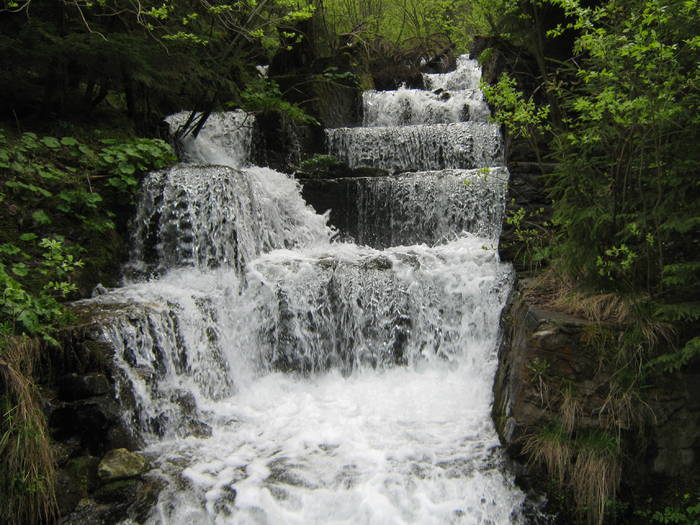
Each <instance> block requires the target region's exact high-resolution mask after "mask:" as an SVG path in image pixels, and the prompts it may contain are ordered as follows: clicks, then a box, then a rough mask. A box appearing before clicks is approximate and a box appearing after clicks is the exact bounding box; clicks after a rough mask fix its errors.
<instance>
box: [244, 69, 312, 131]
mask: <svg viewBox="0 0 700 525" xmlns="http://www.w3.org/2000/svg"><path fill="white" fill-rule="evenodd" d="M241 106H242V107H243V109H244V110H246V111H247V112H249V113H263V112H270V111H272V112H277V113H279V114H281V115H282V116H283V117H285V118H287V119H289V120H290V121H292V122H297V123H301V124H318V121H317V120H316V119H315V118H313V117H312V116H311V115H309V114H307V113H305V112H304V110H302V109H301V108H300V107H299V106H297V105H295V104H292V103H290V102H288V101H287V100H285V99H284V95H283V94H282V92H281V91H280V87H279V85H278V84H277V83H276V82H274V81H272V80H268V79H265V78H258V79H256V80H253V81H251V82H250V83H249V84H248V85H247V86H246V89H245V90H244V91H243V92H242V93H241Z"/></svg>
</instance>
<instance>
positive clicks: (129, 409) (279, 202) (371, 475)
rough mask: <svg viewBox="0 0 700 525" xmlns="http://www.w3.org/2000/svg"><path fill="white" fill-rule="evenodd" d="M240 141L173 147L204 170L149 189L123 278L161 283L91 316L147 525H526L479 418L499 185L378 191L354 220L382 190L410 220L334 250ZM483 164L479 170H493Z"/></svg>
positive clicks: (503, 287) (209, 129)
mask: <svg viewBox="0 0 700 525" xmlns="http://www.w3.org/2000/svg"><path fill="white" fill-rule="evenodd" d="M462 87H463V88H464V86H462ZM178 118H179V119H181V118H183V117H182V116H179V117H178V116H176V117H173V119H174V120H177V119H178ZM241 121H247V119H246V117H244V116H243V115H241V114H240V113H237V114H233V115H230V116H227V115H226V114H221V115H217V116H216V118H215V119H214V120H212V122H211V123H209V124H207V126H205V127H204V129H203V130H202V133H201V134H200V137H198V138H197V139H196V140H192V141H190V142H189V143H187V144H186V145H185V147H186V151H187V155H188V158H189V159H190V160H195V161H196V162H199V163H201V162H206V164H207V165H206V166H202V165H195V164H186V165H180V166H178V167H175V168H173V169H172V170H169V171H166V172H160V173H155V174H153V175H152V176H151V177H150V178H149V179H148V180H147V181H146V183H145V184H144V188H143V194H142V201H141V204H140V205H139V212H138V215H137V219H136V221H135V235H134V238H135V244H136V248H135V250H134V252H135V254H136V255H135V257H134V261H136V263H132V264H134V265H138V264H141V265H142V269H143V271H145V272H149V271H150V272H153V273H155V274H157V275H159V277H157V278H152V279H150V280H148V281H143V282H133V283H131V284H129V285H127V286H125V287H123V288H120V289H117V290H113V291H111V292H109V293H107V294H104V295H101V296H99V297H97V298H95V299H92V300H90V301H88V302H89V303H91V304H92V305H94V306H96V307H98V308H99V309H100V310H101V311H102V313H101V314H100V315H101V319H102V326H103V335H104V339H105V341H108V342H110V343H111V345H112V346H113V348H114V350H115V360H116V364H117V369H118V377H117V379H118V383H119V385H120V390H119V392H118V395H119V397H120V402H121V403H122V406H123V407H124V414H125V416H124V417H125V420H126V421H127V423H128V425H129V426H130V428H131V429H132V431H133V432H134V433H135V434H136V435H138V436H140V438H141V439H142V440H143V441H144V443H145V453H146V454H147V455H148V456H149V457H150V458H151V460H152V464H153V465H154V466H155V471H154V474H157V475H159V476H161V477H162V478H163V479H164V480H165V481H166V487H165V488H164V489H163V491H162V493H161V495H160V498H159V501H158V504H157V506H156V508H155V509H154V510H153V513H152V514H151V516H150V518H149V520H148V523H149V524H151V525H156V524H159V525H170V524H173V525H180V524H182V525H184V524H187V525H190V524H212V523H216V524H382V525H383V524H397V525H398V524H433V523H434V524H444V523H463V524H484V525H485V524H491V525H500V524H510V523H513V524H516V523H521V522H522V521H523V518H522V516H521V514H520V508H521V506H522V503H523V500H524V496H523V494H522V492H521V491H520V490H519V489H518V488H517V487H516V486H515V485H514V482H513V478H512V476H511V474H509V473H508V471H507V468H506V466H505V458H504V456H503V452H502V450H501V448H500V445H499V442H498V438H497V435H496V432H495V430H494V426H493V423H492V421H491V417H490V411H491V405H492V402H493V399H492V390H491V388H492V382H493V377H494V374H495V370H496V364H497V359H496V347H497V343H498V325H499V316H500V312H501V309H502V307H503V304H504V302H505V299H506V296H507V295H508V293H509V291H510V288H511V285H512V270H511V268H510V267H509V266H507V265H504V264H501V263H500V262H499V260H498V255H497V251H496V244H497V236H498V231H499V229H500V226H499V225H498V224H495V223H496V222H498V221H500V220H501V217H502V210H503V199H504V188H505V181H507V171H506V170H505V169H504V168H497V169H492V170H483V171H481V170H480V171H474V172H466V171H463V170H461V168H464V167H466V166H461V165H459V166H456V168H459V169H455V170H453V171H447V172H424V173H414V174H411V175H405V176H401V177H398V178H395V179H393V180H391V181H390V180H388V179H387V180H385V181H383V182H381V183H379V182H378V183H377V184H379V186H378V187H377V188H374V189H368V190H367V199H369V198H370V196H369V195H370V193H372V192H381V188H384V187H385V186H387V185H388V186H389V187H393V188H394V190H395V191H396V192H397V196H398V198H401V199H402V200H405V201H406V202H405V203H404V205H403V206H397V207H396V212H395V217H396V220H394V221H385V222H384V227H385V228H387V229H388V230H389V231H390V232H395V233H390V234H387V239H389V240H388V241H387V242H386V244H387V246H388V247H386V248H385V249H373V248H369V247H364V246H358V245H355V244H351V243H345V244H343V243H331V242H330V241H329V238H330V231H329V230H328V228H327V227H326V226H325V217H321V216H318V215H316V214H314V213H313V212H312V211H311V210H310V209H309V208H308V207H307V206H306V205H305V203H304V202H303V200H302V199H301V197H300V195H299V192H298V187H297V186H296V183H295V182H294V181H292V180H290V179H289V178H288V177H287V176H285V175H283V174H280V173H277V172H273V171H271V170H267V169H264V168H255V167H246V164H247V157H246V153H245V152H246V151H247V148H248V146H247V145H246V141H247V140H248V139H247V138H246V137H247V135H241V133H242V132H241V127H240V125H239V123H240V122H241ZM459 125H460V126H463V127H462V128H461V129H463V130H466V128H464V124H459ZM483 126H485V125H483ZM412 127H413V128H416V129H418V128H423V129H422V130H421V131H420V132H419V134H420V135H421V136H426V137H427V136H431V135H432V134H434V133H435V130H436V128H435V127H434V126H429V125H421V126H412ZM467 127H468V126H467ZM380 129H390V128H380ZM393 129H396V130H400V129H401V128H393ZM478 129H481V128H478ZM465 132H466V131H465ZM397 133H399V134H400V132H397ZM437 133H438V135H439V134H440V131H438V132H437ZM236 137H237V138H236ZM241 137H242V138H241ZM452 138H453V139H454V140H455V141H456V144H454V145H453V146H454V147H455V148H458V147H461V143H460V141H462V140H465V141H466V142H467V143H468V142H469V140H468V138H469V137H468V136H467V135H464V136H463V135H462V134H456V135H454V136H453V137H452ZM240 140H242V141H243V144H242V145H241V144H240V143H238V142H236V141H240ZM474 140H477V139H472V142H473V141H474ZM478 140H480V139H478ZM351 142H352V141H350V142H349V144H351ZM491 142H493V143H494V144H495V146H493V148H494V150H493V151H491V153H490V154H489V153H487V152H486V150H483V151H484V153H483V157H479V158H481V159H482V160H483V164H481V165H479V167H483V166H498V164H499V158H500V157H499V156H498V154H499V153H498V152H499V147H500V146H499V144H500V142H499V139H498V136H497V135H493V137H491V138H490V139H489V143H491ZM467 146H468V145H467ZM467 146H465V147H467ZM348 147H352V146H351V145H349V146H348ZM339 151H341V150H339ZM375 160H376V159H375ZM480 162H481V161H480ZM456 164H459V162H456ZM420 166H422V165H419V166H414V168H418V167H420ZM465 181H466V182H467V184H465V183H464V182H465ZM392 185H393V186H392ZM368 188H369V186H368ZM465 191H466V193H468V195H466V194H465ZM401 192H403V193H401ZM422 194H434V198H433V199H432V200H431V199H424V198H422V196H421V195H422ZM460 195H463V198H462V197H460ZM382 198H384V197H382ZM386 198H387V199H389V196H388V194H387V196H386ZM462 200H463V202H462ZM465 203H466V204H465ZM365 204H366V206H365V209H366V213H365V212H360V215H362V216H363V217H364V218H363V219H362V220H365V221H371V220H372V219H371V214H370V213H369V212H370V209H371V208H372V205H371V203H370V202H369V201H368V202H366V203H365ZM450 206H451V207H452V208H450V209H452V212H450V214H451V215H449V214H448V215H449V216H448V217H446V218H445V219H444V220H442V219H441V220H437V219H436V217H438V215H439V213H438V212H439V210H437V211H438V212H436V209H437V208H440V209H443V208H444V209H445V210H447V208H448V207H450ZM472 208H473V209H472ZM399 210H403V211H399ZM463 212H464V214H465V216H466V218H465V219H463V218H462V217H461V214H462V213H463ZM450 217H451V218H450ZM358 220H359V219H358ZM436 220H437V222H436ZM453 221H454V224H452V222H453ZM375 222H377V223H380V222H381V221H380V219H377V220H376V221H375ZM376 229H377V230H379V227H378V225H377V228H376ZM434 229H437V231H440V232H444V233H441V234H440V239H439V242H437V243H436V239H435V238H433V237H432V234H431V232H432V231H433V230H434ZM409 230H412V232H409ZM404 241H405V242H404ZM402 242H404V243H405V244H410V245H405V246H404V245H397V244H401V243H402ZM422 242H426V243H427V244H423V243H422Z"/></svg>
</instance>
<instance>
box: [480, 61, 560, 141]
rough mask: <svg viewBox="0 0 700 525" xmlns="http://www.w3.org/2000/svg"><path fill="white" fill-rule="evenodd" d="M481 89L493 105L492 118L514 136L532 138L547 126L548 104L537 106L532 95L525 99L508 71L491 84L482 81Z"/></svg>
mask: <svg viewBox="0 0 700 525" xmlns="http://www.w3.org/2000/svg"><path fill="white" fill-rule="evenodd" d="M481 89H482V90H483V91H484V96H485V97H486V100H488V101H489V102H490V103H491V104H492V105H493V106H494V109H495V115H494V117H493V118H494V120H496V121H497V122H500V123H501V124H503V125H504V126H506V128H508V131H509V132H510V133H512V134H513V135H514V136H516V137H524V138H534V137H535V136H536V135H537V134H539V133H541V132H542V131H545V130H546V129H547V128H548V127H549V125H548V116H549V106H540V107H537V106H536V105H535V102H534V100H533V98H532V97H529V98H528V99H525V96H524V95H523V93H522V91H520V90H518V89H517V87H516V82H515V79H514V78H512V77H511V76H510V75H509V74H508V73H502V74H501V76H500V78H499V79H498V82H497V83H496V84H494V85H492V86H490V85H487V84H483V83H482V86H481Z"/></svg>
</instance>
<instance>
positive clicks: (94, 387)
mask: <svg viewBox="0 0 700 525" xmlns="http://www.w3.org/2000/svg"><path fill="white" fill-rule="evenodd" d="M76 312H77V314H78V317H79V318H80V319H82V320H83V322H82V324H79V325H78V326H76V327H73V328H71V329H68V330H66V331H65V332H64V333H63V334H62V335H61V339H62V343H63V345H62V349H61V350H60V351H59V350H50V356H49V359H50V368H51V371H52V374H53V376H54V380H53V381H50V382H49V383H48V384H46V385H45V388H46V389H47V390H49V391H53V392H54V393H55V395H54V396H53V397H52V398H51V399H50V400H48V399H47V400H45V402H44V407H45V410H46V412H47V419H48V421H49V429H50V432H51V436H52V438H53V440H54V443H55V444H54V454H55V457H56V461H57V464H58V473H57V486H56V496H57V502H58V507H59V513H60V516H61V520H62V521H61V522H62V523H64V524H76V525H78V524H79V525H89V524H94V525H107V524H112V523H118V522H120V521H122V520H125V519H127V518H129V519H132V520H134V521H136V522H142V521H144V520H145V519H146V518H147V517H148V514H149V513H150V511H151V509H152V507H153V505H154V504H155V502H156V500H157V497H158V493H159V491H160V489H161V488H162V485H161V482H160V481H159V480H158V479H156V478H151V477H147V476H145V475H144V474H145V473H146V471H147V464H146V462H145V461H144V460H143V458H142V457H141V456H140V455H138V454H136V453H134V452H132V451H134V450H137V449H138V448H139V447H140V446H141V443H140V441H139V439H138V438H137V437H136V436H134V434H133V433H132V431H131V430H130V428H129V427H128V426H127V425H126V424H125V422H124V421H123V419H122V410H123V408H122V406H121V403H124V402H125V401H128V400H125V399H123V398H122V399H120V401H119V402H118V401H117V399H116V397H115V391H116V390H115V388H116V387H115V381H116V380H117V379H116V378H117V371H116V370H115V369H114V367H113V364H112V357H111V355H112V352H113V349H112V348H111V347H110V346H109V345H108V344H106V343H104V342H103V341H102V340H101V337H100V334H99V329H98V319H99V314H97V313H95V312H90V311H81V310H80V309H78V310H76ZM122 394H124V393H122ZM127 397H128V396H127ZM114 449H116V450H114ZM115 458H116V459H115ZM115 462H116V463H115ZM115 465H116V467H115ZM125 465H126V466H127V467H129V468H125V467H124V466H125ZM110 466H111V468H107V467H110ZM98 467H102V468H101V470H100V469H98ZM123 467H124V468H123ZM98 471H99V472H102V474H101V475H100V474H99V472H98Z"/></svg>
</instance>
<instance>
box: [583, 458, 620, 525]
mask: <svg viewBox="0 0 700 525" xmlns="http://www.w3.org/2000/svg"><path fill="white" fill-rule="evenodd" d="M620 475H621V468H620V462H619V461H618V458H617V455H614V454H611V453H610V451H607V450H600V449H598V448H588V447H585V448H582V449H580V450H579V451H578V453H577V455H576V463H575V464H574V466H573V468H572V471H571V486H572V488H573V491H574V495H575V498H576V505H577V506H578V508H579V510H581V511H583V512H586V514H587V515H588V521H589V523H595V524H596V525H602V523H603V519H604V517H605V503H606V502H607V501H609V500H611V499H614V498H615V494H616V492H617V487H618V486H619V484H620Z"/></svg>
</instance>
